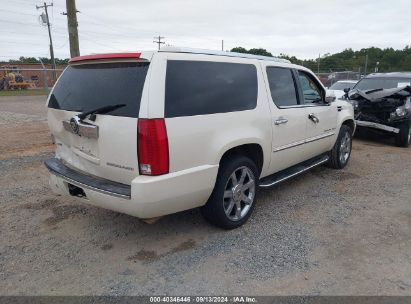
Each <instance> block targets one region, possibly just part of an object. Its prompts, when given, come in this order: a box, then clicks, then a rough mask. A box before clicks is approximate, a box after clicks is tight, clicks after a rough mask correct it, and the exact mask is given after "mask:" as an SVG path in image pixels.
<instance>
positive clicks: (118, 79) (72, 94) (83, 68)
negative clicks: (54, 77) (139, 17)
mask: <svg viewBox="0 0 411 304" xmlns="http://www.w3.org/2000/svg"><path fill="white" fill-rule="evenodd" d="M148 65H149V63H147V62H117V63H98V64H81V65H73V66H69V67H68V68H67V69H66V70H65V71H64V73H63V74H62V75H61V77H60V78H59V80H58V82H57V84H56V87H55V88H54V89H53V92H52V94H51V96H50V102H49V105H48V106H49V108H54V109H60V110H67V111H76V112H87V111H91V110H95V109H98V108H101V107H105V106H111V105H116V104H125V106H124V107H120V108H118V109H115V110H113V111H112V112H110V113H109V114H108V115H114V116H125V117H135V118H137V117H138V113H139V111H140V100H141V94H142V92H143V86H144V81H145V78H146V74H147V70H148Z"/></svg>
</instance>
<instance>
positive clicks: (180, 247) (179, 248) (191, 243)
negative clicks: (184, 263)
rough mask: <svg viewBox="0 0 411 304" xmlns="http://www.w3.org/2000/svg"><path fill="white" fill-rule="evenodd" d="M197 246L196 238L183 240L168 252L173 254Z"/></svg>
mask: <svg viewBox="0 0 411 304" xmlns="http://www.w3.org/2000/svg"><path fill="white" fill-rule="evenodd" d="M195 246H196V242H195V241H194V240H191V239H190V240H188V241H185V242H182V243H181V244H180V245H178V246H177V247H175V248H173V249H172V250H171V251H170V252H169V253H168V254H173V253H176V252H180V251H185V250H190V249H193V248H194V247H195Z"/></svg>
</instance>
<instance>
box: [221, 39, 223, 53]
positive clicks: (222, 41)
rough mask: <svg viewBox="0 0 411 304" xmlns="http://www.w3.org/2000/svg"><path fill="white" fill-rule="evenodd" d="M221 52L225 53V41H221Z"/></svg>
mask: <svg viewBox="0 0 411 304" xmlns="http://www.w3.org/2000/svg"><path fill="white" fill-rule="evenodd" d="M221 51H223V52H224V40H221Z"/></svg>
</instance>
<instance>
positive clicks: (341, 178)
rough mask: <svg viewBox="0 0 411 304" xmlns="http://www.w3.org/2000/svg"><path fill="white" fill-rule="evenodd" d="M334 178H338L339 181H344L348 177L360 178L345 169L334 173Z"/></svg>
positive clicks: (348, 178)
mask: <svg viewBox="0 0 411 304" xmlns="http://www.w3.org/2000/svg"><path fill="white" fill-rule="evenodd" d="M335 178H336V179H338V180H339V181H346V180H350V179H356V178H360V176H359V175H358V174H355V173H351V172H347V171H341V172H339V173H338V174H336V175H335Z"/></svg>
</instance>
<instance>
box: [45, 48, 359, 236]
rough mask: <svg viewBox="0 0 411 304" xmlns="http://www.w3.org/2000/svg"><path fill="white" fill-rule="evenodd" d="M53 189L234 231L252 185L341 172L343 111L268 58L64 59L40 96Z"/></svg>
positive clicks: (206, 54)
mask: <svg viewBox="0 0 411 304" xmlns="http://www.w3.org/2000/svg"><path fill="white" fill-rule="evenodd" d="M48 124H49V127H50V130H51V133H52V135H53V137H54V141H55V143H56V156H55V158H53V159H50V160H47V161H46V162H45V165H46V166H47V168H48V169H49V171H50V173H51V174H50V185H51V187H52V189H53V191H54V192H56V193H59V194H63V195H71V196H74V197H78V198H79V199H82V200H83V201H84V202H88V203H90V204H93V205H95V206H99V207H103V208H107V209H111V210H115V211H118V212H123V213H127V214H130V215H133V216H136V217H139V218H143V219H149V218H155V217H159V216H162V215H166V214H170V213H174V212H178V211H182V210H187V209H190V208H196V207H201V210H202V213H203V215H204V216H205V217H206V218H207V219H208V220H209V221H210V222H212V223H213V224H215V225H217V226H220V227H223V228H227V229H230V228H235V227H238V226H240V225H242V224H243V223H244V222H245V221H246V220H247V219H248V218H249V216H250V215H251V212H252V210H253V208H254V206H255V195H256V191H257V188H258V187H269V186H273V185H276V184H278V183H280V182H282V181H284V180H286V179H288V178H290V177H293V176H295V175H297V174H299V173H302V172H304V171H306V170H308V169H310V168H313V167H315V166H318V165H321V164H324V163H328V164H329V165H330V166H331V167H334V168H337V169H341V168H343V167H344V166H345V165H346V164H347V162H348V160H349V157H350V154H351V139H352V134H353V132H354V129H355V123H354V118H353V108H352V106H351V104H349V103H348V102H346V101H343V100H339V101H334V102H331V100H330V99H329V98H328V97H327V96H326V90H325V89H324V87H323V85H322V84H321V83H320V82H319V81H318V79H317V78H316V77H315V75H314V74H313V73H312V72H311V71H310V70H308V69H306V68H304V67H301V66H297V65H293V64H290V63H289V62H288V61H286V60H283V59H278V58H273V57H263V56H254V55H247V54H237V53H228V52H214V51H207V50H193V49H181V48H164V49H162V50H161V51H158V52H141V53H120V54H103V55H91V56H81V57H76V58H73V59H71V61H70V63H69V66H68V67H67V69H66V70H65V71H64V73H63V74H62V76H61V77H60V78H59V80H58V81H57V83H56V85H55V87H54V88H53V90H52V92H51V94H50V96H49V99H48Z"/></svg>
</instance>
